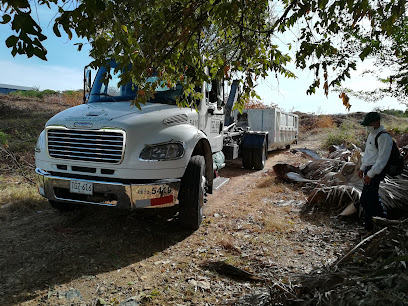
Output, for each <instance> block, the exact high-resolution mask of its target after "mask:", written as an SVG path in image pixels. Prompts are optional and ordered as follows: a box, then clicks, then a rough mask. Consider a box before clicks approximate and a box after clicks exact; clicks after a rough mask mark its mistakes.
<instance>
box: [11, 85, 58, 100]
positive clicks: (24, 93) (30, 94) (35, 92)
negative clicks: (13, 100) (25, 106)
mask: <svg viewBox="0 0 408 306" xmlns="http://www.w3.org/2000/svg"><path fill="white" fill-rule="evenodd" d="M55 94H58V92H57V91H55V90H51V89H45V90H39V89H38V88H36V89H32V90H16V91H12V92H10V93H9V95H11V96H15V97H23V98H37V99H43V98H44V97H45V96H49V95H55Z"/></svg>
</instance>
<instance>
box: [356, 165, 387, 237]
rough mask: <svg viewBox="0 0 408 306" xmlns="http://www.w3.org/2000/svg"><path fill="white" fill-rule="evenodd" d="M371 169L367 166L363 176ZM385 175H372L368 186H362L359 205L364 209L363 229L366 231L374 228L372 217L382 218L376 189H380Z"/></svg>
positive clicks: (382, 213) (382, 211)
mask: <svg viewBox="0 0 408 306" xmlns="http://www.w3.org/2000/svg"><path fill="white" fill-rule="evenodd" d="M370 169H371V166H368V167H367V168H366V169H365V170H364V176H366V175H367V172H368V171H369V170H370ZM384 177H385V175H384V174H382V173H380V174H377V175H374V177H373V178H372V179H371V183H370V185H364V187H363V192H362V193H361V198H360V203H361V205H362V206H363V208H364V228H365V229H366V230H370V231H371V230H372V229H373V227H374V223H373V217H374V216H381V217H382V216H384V214H385V212H384V208H383V206H382V203H381V199H380V196H379V194H378V189H379V188H380V182H381V181H382V180H383V179H384Z"/></svg>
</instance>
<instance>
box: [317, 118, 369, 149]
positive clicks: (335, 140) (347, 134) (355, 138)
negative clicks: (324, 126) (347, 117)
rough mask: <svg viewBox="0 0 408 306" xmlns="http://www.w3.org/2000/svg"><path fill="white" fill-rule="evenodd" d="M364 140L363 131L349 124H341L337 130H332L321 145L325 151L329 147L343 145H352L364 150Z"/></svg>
mask: <svg viewBox="0 0 408 306" xmlns="http://www.w3.org/2000/svg"><path fill="white" fill-rule="evenodd" d="M366 138H367V133H366V131H365V129H363V128H361V127H357V126H356V125H355V124H352V123H349V122H343V123H342V124H341V125H340V126H339V127H338V128H333V129H332V130H331V131H330V133H329V134H328V135H327V137H326V139H325V141H324V143H323V148H325V149H327V148H328V147H330V146H331V145H341V144H345V143H352V144H355V145H356V146H357V147H360V148H364V145H365V140H366Z"/></svg>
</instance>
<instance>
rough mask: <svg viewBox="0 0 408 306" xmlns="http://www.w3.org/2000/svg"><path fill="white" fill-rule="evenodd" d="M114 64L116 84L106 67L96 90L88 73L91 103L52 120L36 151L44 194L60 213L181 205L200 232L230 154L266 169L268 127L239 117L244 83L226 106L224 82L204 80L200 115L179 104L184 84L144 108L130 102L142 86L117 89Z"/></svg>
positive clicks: (160, 92)
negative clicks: (235, 110) (241, 122)
mask: <svg viewBox="0 0 408 306" xmlns="http://www.w3.org/2000/svg"><path fill="white" fill-rule="evenodd" d="M110 66H111V69H112V70H111V73H112V75H113V78H112V79H110V80H109V83H108V84H104V83H103V82H101V78H102V77H103V74H104V73H106V69H105V68H104V67H101V68H100V69H99V71H98V73H97V75H96V77H95V80H94V82H93V86H92V88H90V85H91V82H90V71H89V70H88V71H86V72H85V73H84V84H86V85H84V86H85V87H89V88H90V94H89V95H88V97H87V99H86V103H84V104H82V105H79V106H75V107H72V108H69V109H67V110H64V111H62V112H61V113H59V114H57V115H55V116H54V117H52V118H51V119H50V120H49V121H48V122H47V123H46V126H45V129H44V131H42V133H41V134H40V136H39V138H38V141H37V144H36V148H35V159H36V173H37V186H38V190H39V193H40V194H41V195H42V196H44V197H45V198H47V199H48V200H49V202H50V204H51V205H52V206H53V207H54V208H56V209H59V210H70V209H73V208H75V207H77V206H80V205H105V206H111V207H117V208H125V209H137V208H148V207H158V206H171V205H174V204H176V203H177V202H178V204H179V220H180V223H181V225H182V226H184V227H186V228H189V229H197V228H198V227H199V226H200V224H201V222H202V218H203V204H204V198H205V195H206V193H207V192H208V193H212V191H213V186H214V178H215V177H216V175H215V174H216V171H218V170H219V169H221V168H222V167H224V166H225V159H227V160H228V159H235V158H238V156H240V155H242V158H243V165H244V167H246V168H255V169H258V170H259V169H263V167H264V165H265V159H266V158H267V144H268V132H265V131H250V130H249V129H248V128H245V129H244V128H242V127H237V125H236V123H235V122H234V119H233V116H232V115H231V110H232V106H233V104H234V103H235V102H236V100H237V97H238V82H233V84H232V86H231V88H230V94H229V97H228V102H227V103H226V104H225V103H224V99H223V97H224V82H222V81H212V82H211V84H206V83H205V82H204V83H203V85H202V89H201V90H202V93H203V99H202V100H201V101H199V103H198V112H197V111H196V110H195V109H191V108H180V107H178V106H177V105H176V97H177V96H180V94H181V93H182V90H183V87H182V85H181V84H177V86H175V87H173V88H168V87H167V86H163V87H159V88H157V89H156V94H155V97H154V99H151V100H150V101H148V102H147V103H146V104H145V105H142V107H141V110H139V109H138V108H136V107H132V106H131V101H133V99H134V98H135V95H136V92H137V90H136V89H135V86H132V84H130V83H129V84H125V85H121V86H118V82H119V78H118V75H115V74H114V73H113V71H114V69H115V68H116V64H115V63H114V62H112V63H111V65H110ZM147 81H149V80H147ZM150 81H155V80H154V77H153V79H152V80H150ZM84 100H85V99H84Z"/></svg>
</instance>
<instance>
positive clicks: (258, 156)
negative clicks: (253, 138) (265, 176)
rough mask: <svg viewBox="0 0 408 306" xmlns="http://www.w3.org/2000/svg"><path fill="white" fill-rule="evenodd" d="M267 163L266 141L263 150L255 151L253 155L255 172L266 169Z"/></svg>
mask: <svg viewBox="0 0 408 306" xmlns="http://www.w3.org/2000/svg"><path fill="white" fill-rule="evenodd" d="M265 161H266V145H265V141H264V143H263V145H262V148H256V149H253V153H252V165H253V166H254V169H255V170H262V169H263V168H264V167H265Z"/></svg>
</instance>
